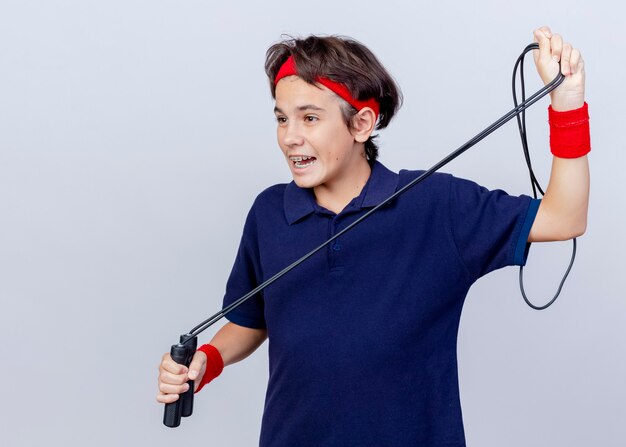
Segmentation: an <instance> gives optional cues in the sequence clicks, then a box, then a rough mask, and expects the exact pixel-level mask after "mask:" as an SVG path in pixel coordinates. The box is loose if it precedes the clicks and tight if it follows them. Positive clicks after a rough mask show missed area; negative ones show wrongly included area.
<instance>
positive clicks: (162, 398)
mask: <svg viewBox="0 0 626 447" xmlns="http://www.w3.org/2000/svg"><path fill="white" fill-rule="evenodd" d="M178 399H180V396H179V395H178V394H164V393H159V394H158V396H157V399H156V400H157V402H160V403H162V404H171V403H172V402H176V401H177V400H178Z"/></svg>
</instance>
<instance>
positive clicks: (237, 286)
mask: <svg viewBox="0 0 626 447" xmlns="http://www.w3.org/2000/svg"><path fill="white" fill-rule="evenodd" d="M257 234H258V232H257V227H256V222H255V218H254V207H253V208H252V209H251V210H250V212H249V213H248V217H247V218H246V223H245V225H244V230H243V235H242V236H241V242H240V244H239V249H238V251H237V257H236V258H235V263H234V265H233V268H232V270H231V272H230V276H229V278H228V282H227V283H226V293H225V295H224V301H223V306H222V307H223V308H225V307H226V306H229V305H230V304H232V303H233V302H235V301H237V300H238V299H239V298H241V297H242V296H244V295H245V294H247V293H248V292H250V291H251V290H252V289H254V288H255V287H257V286H258V285H259V284H260V283H261V278H262V273H261V265H260V261H259V250H258V239H257ZM264 304H265V303H264V300H263V295H262V292H260V293H258V294H256V295H254V296H252V297H251V298H249V299H248V300H246V301H244V302H243V303H242V304H240V305H239V306H237V307H236V308H235V309H233V310H232V311H230V312H229V313H228V314H226V318H228V320H230V321H232V322H233V323H235V324H237V325H239V326H245V327H249V328H255V329H262V328H265V327H266V323H265V316H264V309H265V305H264Z"/></svg>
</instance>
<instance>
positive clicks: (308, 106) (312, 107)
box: [274, 104, 326, 114]
mask: <svg viewBox="0 0 626 447" xmlns="http://www.w3.org/2000/svg"><path fill="white" fill-rule="evenodd" d="M296 110H298V111H299V112H303V111H305V110H318V111H322V112H325V111H326V109H322V108H321V107H318V106H316V105H314V104H305V105H303V106H299V107H298V108H296ZM276 112H278V113H283V114H284V113H285V112H283V111H282V110H280V109H279V108H278V107H277V106H276V107H274V113H276Z"/></svg>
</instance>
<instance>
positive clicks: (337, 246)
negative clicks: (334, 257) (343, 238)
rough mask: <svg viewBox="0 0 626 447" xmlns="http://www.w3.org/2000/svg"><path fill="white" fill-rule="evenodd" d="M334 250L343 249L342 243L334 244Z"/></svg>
mask: <svg viewBox="0 0 626 447" xmlns="http://www.w3.org/2000/svg"><path fill="white" fill-rule="evenodd" d="M333 250H335V251H339V250H341V245H339V244H334V245H333Z"/></svg>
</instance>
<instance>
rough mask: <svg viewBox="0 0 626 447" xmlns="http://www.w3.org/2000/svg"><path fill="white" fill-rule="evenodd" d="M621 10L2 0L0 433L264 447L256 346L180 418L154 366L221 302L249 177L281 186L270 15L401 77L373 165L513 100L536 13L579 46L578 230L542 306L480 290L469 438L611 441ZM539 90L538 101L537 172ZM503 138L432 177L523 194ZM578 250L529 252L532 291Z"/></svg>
mask: <svg viewBox="0 0 626 447" xmlns="http://www.w3.org/2000/svg"><path fill="white" fill-rule="evenodd" d="M623 17H624V7H623V6H622V5H621V4H620V3H618V2H608V1H593V2H590V1H580V0H554V1H551V2H545V1H535V0H532V1H527V2H519V3H511V2H499V1H489V0H477V1H473V2H450V1H439V2H412V3H411V4H409V2H398V1H386V2H375V1H371V0H363V1H359V2H337V1H332V2H330V1H316V2H278V1H274V0H271V1H263V2H230V3H229V4H228V5H227V4H226V3H225V2H216V1H212V0H209V1H178V2H175V1H163V0H159V1H155V0H151V1H147V0H144V1H139V0H127V1H117V0H112V1H107V2H104V1H101V2H95V1H24V0H21V1H17V0H14V1H11V0H2V2H1V3H0V300H1V301H0V305H1V307H0V336H1V337H2V339H1V340H2V343H1V345H0V346H1V347H0V358H1V362H2V366H1V368H0V383H2V390H1V392H0V395H1V396H2V403H3V405H2V409H1V410H0V442H1V443H2V445H7V446H9V445H10V446H39V445H44V444H49V445H61V443H63V445H71V446H78V445H90V446H110V445H151V446H171V445H175V444H176V445H200V444H202V445H220V446H221V445H224V446H252V445H256V443H257V442H258V435H259V428H260V421H261V414H262V410H263V398H264V393H265V386H266V381H267V345H266V344H264V345H263V346H262V347H261V348H260V349H259V350H258V351H257V352H256V353H255V354H253V355H252V356H251V357H250V358H249V359H247V360H245V361H244V362H242V363H239V364H236V365H233V366H231V367H228V368H227V369H226V370H225V371H224V373H223V374H222V376H220V377H219V378H218V379H216V380H215V382H213V383H211V384H210V385H209V386H208V387H207V388H205V390H203V392H202V393H201V394H200V395H198V396H197V397H198V399H197V400H196V408H195V412H194V415H193V416H192V417H191V418H188V419H184V420H183V423H182V425H181V427H179V428H177V429H168V428H165V427H164V426H163V425H162V422H161V421H162V416H163V406H162V405H160V404H157V403H156V401H155V396H156V393H157V389H156V376H157V365H158V363H159V361H160V357H161V355H162V354H163V353H164V352H166V351H168V350H169V347H170V345H171V344H173V343H176V341H177V339H178V336H179V334H181V333H184V332H186V331H187V330H189V329H190V328H191V327H193V326H195V325H196V324H197V323H198V322H200V321H201V320H203V319H204V318H206V317H208V316H210V315H212V314H214V313H215V312H217V311H218V310H219V309H220V307H221V303H222V294H223V292H224V285H225V281H226V278H227V275H228V273H229V271H230V267H231V265H232V262H233V260H234V256H235V251H236V248H237V245H238V242H239V238H240V234H241V229H242V226H243V220H244V217H245V215H246V213H247V210H248V208H249V206H250V205H251V203H252V201H253V199H254V197H255V196H256V194H258V193H259V192H260V191H261V190H262V189H264V188H265V187H267V186H269V185H271V184H274V183H280V182H285V181H289V180H290V178H289V172H288V170H287V169H286V166H285V165H284V163H285V162H284V160H283V159H282V158H281V155H280V153H279V150H278V146H277V143H276V140H275V122H274V117H273V113H272V108H273V102H272V101H271V96H270V93H269V88H268V81H267V79H266V78H265V75H264V72H263V63H264V57H265V51H266V49H267V48H268V47H269V46H270V45H271V44H272V43H274V42H276V41H278V40H280V38H281V34H282V33H287V34H290V35H294V36H306V35H308V34H310V33H323V34H342V35H348V36H351V37H353V38H356V39H358V40H359V41H361V42H363V43H365V44H366V45H367V46H368V47H369V48H371V49H372V50H373V51H374V52H375V53H376V54H377V56H378V57H379V58H380V60H381V61H382V62H383V64H384V65H385V66H386V67H387V68H388V70H389V71H390V72H391V73H392V74H393V75H394V77H395V78H396V79H397V81H398V82H399V84H400V86H401V88H402V90H403V92H404V96H405V104H404V106H403V108H402V110H401V111H400V113H399V115H398V116H397V119H395V120H394V121H393V122H392V124H391V126H390V128H389V129H387V130H385V131H384V132H382V134H381V161H382V162H383V163H385V164H386V165H387V166H388V167H390V168H391V169H393V170H396V171H397V170H399V169H401V168H410V169H425V168H427V167H429V166H430V165H432V164H434V163H435V162H436V161H438V160H439V159H441V158H443V157H444V156H445V155H446V154H447V153H448V152H450V151H451V150H453V149H454V148H456V147H457V146H459V145H460V144H461V143H463V142H464V141H465V140H467V139H469V138H470V137H471V136H473V135H474V134H475V133H477V132H478V131H479V130H481V129H482V128H483V127H484V126H486V125H487V124H489V123H491V122H492V121H494V120H495V119H496V118H498V117H500V116H501V115H502V114H504V113H505V112H506V111H508V110H509V109H510V108H511V93H510V82H511V81H510V77H511V71H512V67H513V63H514V61H515V59H516V58H517V56H518V54H519V53H520V52H521V50H522V49H523V48H524V46H525V45H526V44H528V43H530V42H531V41H532V30H533V29H534V28H536V27H538V26H541V25H543V24H548V25H550V26H551V27H552V29H553V30H554V31H556V32H560V33H562V34H563V35H564V36H565V38H566V39H567V40H570V41H571V42H573V44H574V45H575V46H577V47H579V48H580V49H581V51H582V54H583V56H584V58H585V61H586V70H587V80H588V82H587V88H588V95H587V100H588V102H589V105H590V114H591V123H592V145H593V150H592V152H591V154H590V163H591V171H592V196H591V207H590V212H589V226H588V231H587V233H586V234H585V235H584V236H583V237H582V238H580V240H579V255H578V259H577V261H576V263H575V265H574V268H573V271H572V274H571V275H570V279H569V280H568V281H567V283H566V284H565V287H564V289H563V294H562V296H561V298H560V299H559V300H558V301H557V303H556V304H555V305H554V306H553V307H552V308H550V309H549V310H547V311H544V312H535V311H532V310H531V309H530V308H528V307H527V306H526V305H525V304H524V303H523V301H522V299H521V296H520V292H519V289H518V284H517V274H518V271H517V269H516V268H508V269H503V270H499V271H497V272H494V273H492V274H490V275H489V276H487V277H485V278H483V279H481V280H480V281H479V282H478V283H476V284H475V285H474V287H473V288H472V290H471V291H470V293H469V295H468V299H467V302H466V305H465V308H464V313H463V317H462V321H461V328H460V333H459V349H458V353H459V369H460V381H461V383H460V386H461V399H462V407H463V412H464V421H465V429H466V436H467V441H468V446H469V447H476V446H479V447H490V446H493V447H500V446H508V447H517V446H520V447H521V446H568V447H575V446H581V447H582V446H590V445H598V446H600V445H601V446H604V447H617V446H623V445H624V442H625V441H624V438H625V437H626V426H625V425H624V423H623V421H624V417H625V416H626V411H625V409H624V401H625V400H626V385H625V380H624V377H626V361H625V359H624V357H625V356H624V352H625V350H624V344H625V342H626V329H625V323H626V303H625V300H624V298H625V295H626V294H625V293H624V290H623V278H622V275H623V269H622V267H623V265H624V262H623V253H624V249H625V248H626V244H625V242H626V240H625V237H624V231H623V229H624V227H625V223H626V222H625V220H626V218H625V212H624V208H625V204H626V201H625V199H624V194H623V191H622V188H623V184H624V182H623V177H622V175H623V174H622V173H621V166H623V165H624V162H625V161H626V160H625V155H624V146H625V145H624V136H623V127H624V118H625V113H624V105H623V102H624V86H623V82H622V79H623V78H624V72H625V69H626V65H625V63H624V54H626V42H625V41H626V38H625V36H624V32H623V28H624V27H623ZM528 59H529V60H528V64H527V70H526V71H527V79H528V86H529V90H530V91H534V90H536V89H537V88H538V87H539V86H540V81H539V78H538V76H537V75H536V73H535V71H534V67H533V64H532V62H531V58H528ZM547 105H548V102H547V99H544V100H543V102H541V103H540V104H538V105H536V106H535V107H533V108H532V109H531V110H530V111H529V112H528V129H529V133H530V143H531V151H532V156H533V161H534V163H535V166H536V172H537V175H538V177H539V178H540V179H541V181H542V183H543V184H544V186H545V185H546V183H547V179H548V176H549V171H550V162H551V157H550V154H549V151H548V145H547V136H548V129H547V113H546V108H547ZM516 132H517V129H516V126H515V125H514V124H513V123H510V124H508V125H507V126H505V127H504V128H502V129H501V130H500V131H498V132H497V134H494V135H492V136H491V137H489V138H488V139H487V140H485V141H484V142H483V143H481V144H480V145H479V146H477V147H476V148H474V149H473V150H472V151H470V152H468V153H466V154H465V155H463V157H462V158H460V159H458V160H457V161H455V162H453V163H452V164H451V165H449V166H447V167H446V168H445V169H444V170H445V171H447V172H452V173H453V174H455V175H457V176H460V177H467V178H471V179H473V180H475V181H477V182H479V183H481V184H483V185H485V186H487V187H489V188H502V189H505V190H506V191H508V192H509V193H511V194H516V195H517V194H522V193H528V194H529V193H530V189H529V188H530V187H529V184H528V180H527V178H528V176H527V173H526V172H525V166H524V164H523V157H522V152H521V147H520V143H519V140H518V136H517V133H516ZM570 247H571V245H570V244H569V243H551V244H534V245H533V248H532V250H531V255H530V259H529V263H528V268H527V269H526V278H527V280H526V283H527V290H528V292H529V293H530V294H531V296H532V297H533V298H534V299H535V301H537V302H542V301H545V300H547V299H548V298H549V297H550V296H551V295H552V293H553V291H554V290H555V288H556V286H557V284H558V281H559V280H560V278H561V276H562V273H563V271H564V269H565V267H566V265H567V262H568V260H569V253H570ZM219 326H221V322H220V323H218V325H217V327H219ZM217 327H215V328H211V330H210V331H207V333H205V334H203V335H202V337H201V339H200V343H205V342H208V340H210V338H211V336H212V334H213V333H214V332H215V331H216V330H217ZM381 329H382V328H381Z"/></svg>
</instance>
